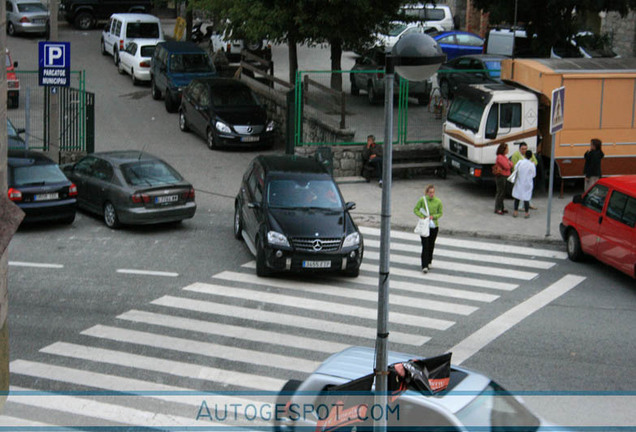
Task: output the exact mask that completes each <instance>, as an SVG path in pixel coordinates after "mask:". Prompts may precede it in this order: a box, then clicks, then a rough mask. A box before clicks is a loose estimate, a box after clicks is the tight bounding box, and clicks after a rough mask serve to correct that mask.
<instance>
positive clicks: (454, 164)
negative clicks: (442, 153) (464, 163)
mask: <svg viewBox="0 0 636 432" xmlns="http://www.w3.org/2000/svg"><path fill="white" fill-rule="evenodd" d="M451 165H452V166H453V167H455V168H460V167H461V164H460V163H459V162H457V161H456V160H451Z"/></svg>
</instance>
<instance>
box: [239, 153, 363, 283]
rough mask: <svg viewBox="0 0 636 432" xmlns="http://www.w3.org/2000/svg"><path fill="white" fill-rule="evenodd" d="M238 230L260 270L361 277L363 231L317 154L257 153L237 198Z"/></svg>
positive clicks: (264, 273) (352, 206)
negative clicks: (359, 228) (315, 155)
mask: <svg viewBox="0 0 636 432" xmlns="http://www.w3.org/2000/svg"><path fill="white" fill-rule="evenodd" d="M234 205H235V211H234V235H235V236H236V238H237V239H244V240H245V243H246V244H247V247H248V248H249V250H250V251H251V252H252V253H253V254H254V255H255V256H256V274H257V275H258V276H268V275H270V274H272V273H274V272H289V271H291V272H305V271H306V272H342V273H344V274H345V275H347V276H352V277H356V276H358V274H359V272H360V264H361V263H362V255H363V250H364V246H363V240H362V234H361V233H360V232H359V231H358V227H357V226H356V224H355V223H354V222H353V219H352V218H351V216H350V215H349V210H351V209H353V208H354V207H355V204H354V203H352V202H348V203H345V202H344V201H343V199H342V195H341V193H340V190H339V189H338V186H337V185H336V183H335V181H334V180H333V177H332V176H331V175H330V174H329V173H328V172H327V169H326V168H325V167H324V165H322V164H321V163H320V162H318V161H317V160H316V159H313V158H303V157H298V156H291V155H287V156H258V157H256V158H255V159H254V160H252V162H251V163H250V165H249V167H248V169H247V171H246V172H245V175H244V176H243V181H242V183H241V188H240V190H239V193H238V195H237V196H236V200H235V204H234Z"/></svg>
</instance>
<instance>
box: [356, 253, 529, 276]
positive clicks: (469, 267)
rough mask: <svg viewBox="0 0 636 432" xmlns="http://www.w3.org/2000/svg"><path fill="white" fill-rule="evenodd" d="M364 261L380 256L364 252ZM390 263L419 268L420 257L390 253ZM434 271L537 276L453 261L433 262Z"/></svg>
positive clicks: (377, 258)
mask: <svg viewBox="0 0 636 432" xmlns="http://www.w3.org/2000/svg"><path fill="white" fill-rule="evenodd" d="M364 259H372V260H379V259H380V254H379V253H378V252H370V251H364ZM391 262H393V263H398V264H407V265H413V266H418V267H419V266H420V265H421V262H420V257H419V256H412V255H411V256H407V255H399V254H395V253H392V254H391ZM435 269H436V270H450V271H452V272H453V273H457V272H462V273H476V274H479V275H486V276H491V277H503V278H511V279H522V280H532V279H534V278H535V277H537V276H538V274H537V273H532V272H526V271H521V270H510V269H504V268H500V267H490V266H481V265H473V264H464V263H460V262H455V261H443V260H438V259H436V260H435Z"/></svg>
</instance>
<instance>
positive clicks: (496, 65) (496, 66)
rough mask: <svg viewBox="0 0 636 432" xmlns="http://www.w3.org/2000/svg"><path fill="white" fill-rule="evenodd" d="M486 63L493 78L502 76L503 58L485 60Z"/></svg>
mask: <svg viewBox="0 0 636 432" xmlns="http://www.w3.org/2000/svg"><path fill="white" fill-rule="evenodd" d="M484 65H485V66H486V69H487V70H488V75H490V76H491V77H492V78H499V77H500V76H501V60H489V61H485V62H484Z"/></svg>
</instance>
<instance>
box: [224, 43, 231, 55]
mask: <svg viewBox="0 0 636 432" xmlns="http://www.w3.org/2000/svg"><path fill="white" fill-rule="evenodd" d="M230 51H232V44H231V43H229V44H227V49H226V50H225V52H228V53H229V52H230Z"/></svg>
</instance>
